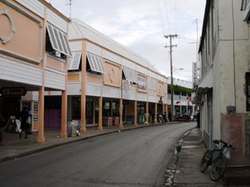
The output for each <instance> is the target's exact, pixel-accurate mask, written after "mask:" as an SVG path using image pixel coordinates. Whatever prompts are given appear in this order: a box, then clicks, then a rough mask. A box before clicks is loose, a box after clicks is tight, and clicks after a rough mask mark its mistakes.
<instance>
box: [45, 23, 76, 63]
mask: <svg viewBox="0 0 250 187" xmlns="http://www.w3.org/2000/svg"><path fill="white" fill-rule="evenodd" d="M46 51H47V52H50V54H53V55H56V56H57V57H62V58H64V57H65V55H66V56H71V51H70V47H69V43H68V40H67V36H66V33H64V32H62V31H61V30H59V29H58V28H56V27H55V26H53V25H52V24H50V23H47V31H46Z"/></svg>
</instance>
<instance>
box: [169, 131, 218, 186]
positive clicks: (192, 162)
mask: <svg viewBox="0 0 250 187" xmlns="http://www.w3.org/2000/svg"><path fill="white" fill-rule="evenodd" d="M178 144H180V145H182V147H181V151H180V153H179V154H176V155H175V156H174V160H172V163H170V164H169V166H168V169H167V172H168V173H167V174H166V176H167V177H171V182H169V180H166V184H165V185H166V186H178V187H182V186H185V187H186V186H190V187H191V186H192V187H210V186H211V187H212V186H223V185H222V184H220V183H219V182H213V181H211V180H210V178H209V171H207V172H205V173H201V172H200V170H199V163H200V160H201V158H202V155H203V154H204V152H205V151H206V149H205V148H204V145H203V143H202V137H201V131H200V130H199V129H197V128H194V129H191V130H190V131H188V132H187V133H186V134H185V135H184V136H183V139H182V140H180V141H179V142H178V143H177V145H178Z"/></svg>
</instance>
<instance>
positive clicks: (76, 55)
mask: <svg viewBox="0 0 250 187" xmlns="http://www.w3.org/2000/svg"><path fill="white" fill-rule="evenodd" d="M81 57H82V52H81V51H72V58H70V60H69V62H68V70H79V65H80V61H81Z"/></svg>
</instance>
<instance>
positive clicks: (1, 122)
mask: <svg viewBox="0 0 250 187" xmlns="http://www.w3.org/2000/svg"><path fill="white" fill-rule="evenodd" d="M5 124H6V121H5V119H4V117H3V116H2V114H1V113H0V145H1V146H2V145H3V131H4V127H5Z"/></svg>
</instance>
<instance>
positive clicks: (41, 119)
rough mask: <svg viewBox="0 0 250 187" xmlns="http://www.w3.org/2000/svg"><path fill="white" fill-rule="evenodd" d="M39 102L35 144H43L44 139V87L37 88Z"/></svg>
mask: <svg viewBox="0 0 250 187" xmlns="http://www.w3.org/2000/svg"><path fill="white" fill-rule="evenodd" d="M38 97H39V100H38V107H39V109H38V110H39V123H38V134H37V142H38V143H43V142H45V137H44V87H43V86H42V87H40V88H39V96H38Z"/></svg>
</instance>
